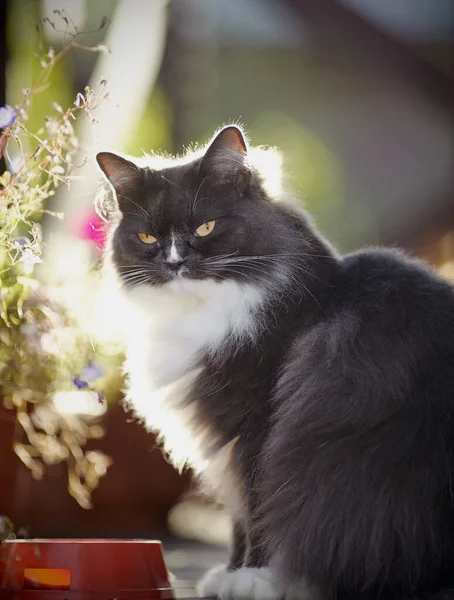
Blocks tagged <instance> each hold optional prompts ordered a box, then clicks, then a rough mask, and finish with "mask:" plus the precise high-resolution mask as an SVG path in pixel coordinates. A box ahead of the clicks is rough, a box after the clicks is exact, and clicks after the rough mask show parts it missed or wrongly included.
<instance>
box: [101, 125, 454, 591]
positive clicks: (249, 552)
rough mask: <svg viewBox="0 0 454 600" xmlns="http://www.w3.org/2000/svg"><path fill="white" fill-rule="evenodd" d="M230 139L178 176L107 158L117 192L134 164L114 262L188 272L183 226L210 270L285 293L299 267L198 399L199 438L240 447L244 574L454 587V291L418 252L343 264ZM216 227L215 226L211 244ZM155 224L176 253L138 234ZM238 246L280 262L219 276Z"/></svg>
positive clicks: (239, 560) (239, 558)
mask: <svg viewBox="0 0 454 600" xmlns="http://www.w3.org/2000/svg"><path fill="white" fill-rule="evenodd" d="M230 133H231V132H230ZM222 135H223V134H222V132H221V134H220V136H222ZM238 135H241V134H240V133H239V132H238ZM220 141H221V142H222V137H221V138H219V137H218V138H217V140H216V142H215V143H216V144H217V145H215V146H213V147H212V148H211V150H209V151H208V152H207V154H206V159H205V160H202V159H200V158H199V159H195V160H194V161H190V162H189V163H187V164H185V165H180V166H171V167H168V168H165V169H163V170H151V169H149V168H144V169H139V170H138V171H137V169H136V168H135V167H132V166H131V165H129V166H128V164H127V163H125V161H123V159H118V163H115V160H116V159H113V160H114V163H115V164H114V163H111V164H110V167H109V168H107V167H106V164H105V155H104V158H103V156H100V158H99V162H100V165H101V167H102V168H103V170H104V171H105V172H106V173H107V174H108V176H109V177H110V179H111V181H113V182H114V181H115V175H114V173H117V174H118V173H119V172H120V171H121V170H122V169H126V171H124V172H123V173H122V176H121V177H118V179H117V182H120V184H119V185H117V186H116V191H117V196H118V199H119V204H120V207H121V210H122V212H123V218H122V219H121V220H120V223H119V225H118V224H117V225H116V227H115V229H114V231H113V233H112V248H113V260H114V263H117V264H121V265H127V264H131V265H133V264H136V263H137V262H138V261H142V262H144V263H147V264H149V283H150V285H161V284H162V283H163V282H165V281H167V280H168V279H169V278H171V277H172V274H171V272H170V271H169V270H168V269H167V267H166V263H165V259H166V245H167V244H168V234H169V228H170V226H171V225H172V226H176V227H177V228H178V230H179V232H180V239H179V243H180V251H181V252H184V253H185V259H186V263H185V264H186V265H187V266H188V268H189V269H190V273H191V274H190V276H191V277H193V278H205V277H209V276H214V277H218V278H219V279H222V278H225V277H233V278H236V279H238V280H245V281H251V280H254V281H259V282H262V283H263V282H264V281H265V282H268V283H269V285H275V287H276V288H279V285H280V284H278V283H277V280H276V272H277V271H276V270H273V269H276V268H277V270H279V268H280V267H285V268H288V267H290V272H291V276H292V285H291V286H289V287H288V288H287V289H284V288H282V285H281V288H282V293H281V294H279V293H277V294H275V295H274V300H273V302H271V303H270V304H269V305H268V307H267V308H266V311H265V312H266V314H265V320H264V324H265V326H264V327H263V328H262V329H261V333H260V335H259V337H258V339H256V340H255V342H254V343H246V342H245V343H244V344H243V345H239V344H237V343H230V344H226V346H225V348H224V350H223V353H222V355H221V356H219V355H218V356H216V357H215V358H213V357H211V358H210V357H209V356H203V357H201V362H202V363H203V364H204V366H205V372H204V376H203V378H201V379H200V380H199V381H198V382H197V384H196V386H195V388H194V389H193V390H192V394H191V395H190V397H189V398H188V399H187V402H192V403H193V404H194V405H195V406H196V408H197V417H196V419H195V421H194V429H197V428H198V427H202V428H204V427H205V426H206V424H209V426H210V428H211V429H212V430H213V431H216V433H217V435H218V436H219V439H220V440H221V443H220V444H219V446H222V445H223V444H227V443H228V442H230V441H231V440H233V439H234V438H238V439H237V442H236V444H235V445H234V447H233V455H232V461H233V464H234V469H235V471H236V474H237V477H238V480H239V482H241V483H240V484H239V485H240V486H241V490H240V492H241V494H242V496H243V497H244V498H246V501H247V512H246V516H245V517H241V516H240V515H233V517H234V518H235V536H234V538H235V543H234V548H233V549H232V560H231V568H238V567H240V566H242V565H246V566H260V565H264V564H271V565H272V566H275V567H276V569H277V571H278V572H279V573H280V574H281V575H282V576H284V577H285V578H287V579H288V580H289V581H298V580H300V579H301V578H303V577H306V578H307V579H308V580H309V581H310V582H311V583H313V584H315V585H316V586H318V587H319V588H320V590H321V591H322V592H323V593H324V594H325V595H326V597H327V598H338V599H339V600H340V599H342V600H343V599H344V598H345V599H347V598H361V599H376V598H386V600H390V599H393V598H400V597H407V596H408V597H410V596H412V595H413V594H418V595H419V596H423V595H424V594H425V593H427V594H430V593H435V592H437V591H439V590H441V589H442V588H446V587H449V586H451V585H453V584H454V529H453V526H454V509H453V495H452V477H453V466H454V356H453V354H454V294H453V289H452V287H451V286H450V285H449V284H448V283H447V282H445V281H443V280H442V279H440V278H439V277H438V276H437V275H436V274H435V273H434V272H433V271H431V270H430V269H429V268H428V267H426V266H425V265H424V264H422V263H421V262H419V261H415V260H411V259H409V258H408V257H406V256H404V255H403V254H402V253H400V252H395V251H391V250H380V249H370V250H365V251H361V252H358V253H355V254H351V255H348V256H344V257H338V256H337V255H336V254H335V253H334V252H333V251H332V249H331V247H330V245H329V244H328V243H327V242H326V241H325V240H324V239H323V237H322V236H321V235H320V234H319V233H318V232H317V230H316V229H315V228H314V226H313V225H312V224H311V222H310V221H309V220H308V219H307V217H306V216H305V215H304V213H302V212H301V211H299V210H295V209H292V208H290V207H288V206H287V205H286V204H285V203H273V202H271V201H270V200H269V198H268V197H267V194H266V192H265V191H264V189H263V186H262V183H261V176H260V174H259V173H258V172H257V171H256V170H255V169H254V168H253V167H250V166H248V164H247V159H246V157H245V156H243V154H242V152H241V151H240V150H239V147H235V148H232V147H231V146H232V144H231V140H230V142H229V143H228V144H225V146H228V147H223V145H222V143H219V142H220ZM223 159H225V160H223ZM109 160H112V158H110V159H109ZM112 165H114V166H113V167H112ZM112 169H113V171H112ZM128 169H132V170H131V177H130V178H129V179H128V177H127V170H128ZM138 174H139V177H138V176H137V175H138ZM137 206H139V208H140V210H139V209H138V208H137ZM147 214H148V216H147ZM213 218H215V219H216V220H217V225H216V231H215V233H213V235H210V236H209V237H207V238H203V239H195V238H194V237H193V236H192V233H191V232H192V231H193V229H194V227H196V226H197V225H198V224H200V223H201V222H203V221H205V220H208V219H213ZM150 227H152V230H153V231H154V232H156V234H157V236H158V237H159V239H160V240H161V247H160V248H150V247H147V246H145V245H143V244H142V245H141V244H140V243H138V242H137V239H136V238H135V237H134V235H133V234H135V233H136V232H137V231H142V230H146V229H149V228H150ZM230 253H232V255H233V256H234V257H248V256H267V257H274V258H271V259H264V260H262V261H261V262H260V261H257V260H253V259H251V260H250V261H249V262H248V261H247V260H246V261H245V260H243V261H242V262H237V263H235V261H232V262H230V263H226V264H225V265H223V266H222V265H220V266H218V267H217V268H216V269H217V270H216V272H213V267H212V266H210V267H208V266H207V264H208V263H207V262H206V259H207V258H209V257H212V256H215V255H221V254H222V255H223V254H230ZM258 267H260V268H258ZM124 272H125V271H124V270H122V271H120V274H122V273H123V274H124ZM273 282H274V283H273ZM220 366H221V367H222V368H220ZM213 390H219V391H217V392H216V391H214V392H213ZM220 476H221V477H222V474H220ZM448 595H449V594H448ZM440 597H442V596H440ZM443 597H448V596H443Z"/></svg>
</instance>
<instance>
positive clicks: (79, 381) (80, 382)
mask: <svg viewBox="0 0 454 600" xmlns="http://www.w3.org/2000/svg"><path fill="white" fill-rule="evenodd" d="M73 384H74V385H75V386H76V388H77V389H78V390H83V389H84V388H87V387H88V383H87V382H86V381H84V380H83V379H80V378H79V377H74V379H73Z"/></svg>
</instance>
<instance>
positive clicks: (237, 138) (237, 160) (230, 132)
mask: <svg viewBox="0 0 454 600" xmlns="http://www.w3.org/2000/svg"><path fill="white" fill-rule="evenodd" d="M200 171H201V173H202V174H203V175H204V176H209V175H211V176H213V177H215V178H217V179H219V180H221V181H222V180H225V179H230V178H231V177H234V176H236V175H240V174H246V173H248V172H249V168H248V163H247V144H246V140H245V138H244V135H243V132H242V131H241V129H240V128H239V127H237V126H236V125H229V126H228V127H224V128H223V129H221V131H220V132H219V133H218V134H217V135H216V136H215V138H214V139H213V141H212V142H211V144H210V145H209V147H208V150H207V151H206V152H205V156H204V157H203V159H202V162H201V165H200Z"/></svg>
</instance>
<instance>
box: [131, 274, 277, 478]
mask: <svg viewBox="0 0 454 600" xmlns="http://www.w3.org/2000/svg"><path fill="white" fill-rule="evenodd" d="M125 295H126V299H127V307H128V319H127V320H128V331H126V332H125V335H126V354H127V361H126V369H127V373H128V377H129V390H128V400H129V402H130V404H131V405H132V407H133V408H134V411H135V412H136V414H137V415H138V416H139V417H141V418H142V419H143V420H144V421H145V423H146V425H147V426H148V427H149V428H150V429H152V430H154V431H157V432H158V433H159V434H160V435H161V438H162V441H163V443H164V447H165V450H166V451H167V452H168V453H169V455H170V457H171V459H172V461H173V462H174V464H175V465H176V466H178V467H183V466H184V464H185V463H186V462H188V463H189V464H191V466H192V467H193V468H194V469H196V470H199V471H203V470H204V469H205V467H206V466H207V460H208V458H209V447H210V445H211V444H212V443H213V442H216V440H215V439H213V436H215V434H214V433H213V432H212V431H211V430H210V427H209V424H202V423H197V433H196V432H195V431H193V428H194V423H193V421H194V410H193V407H191V406H188V405H187V404H185V403H184V399H185V397H186V395H187V393H188V391H189V390H190V389H191V386H192V384H193V382H194V381H195V379H196V378H197V377H198V375H200V373H201V367H200V356H201V354H202V353H211V354H216V353H218V352H221V351H222V348H223V346H224V345H225V344H226V343H227V341H229V339H232V338H233V339H234V340H235V341H236V342H237V343H241V341H243V340H245V339H248V338H249V339H253V338H254V337H255V335H256V333H257V331H258V329H259V327H260V321H259V319H260V308H261V306H262V305H263V303H264V302H265V298H266V294H265V292H264V290H263V289H261V288H258V287H256V286H251V285H246V284H240V283H237V282H235V281H223V282H220V283H218V282H215V281H213V280H204V281H189V280H175V281H174V282H172V283H171V284H170V285H167V286H163V287H161V288H153V287H150V286H140V287H137V288H135V289H134V290H132V291H130V292H127V293H126V294H125Z"/></svg>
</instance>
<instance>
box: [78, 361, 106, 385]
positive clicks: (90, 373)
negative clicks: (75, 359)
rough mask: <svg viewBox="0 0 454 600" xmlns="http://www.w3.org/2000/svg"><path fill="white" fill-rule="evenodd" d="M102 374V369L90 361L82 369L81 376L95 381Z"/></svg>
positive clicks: (86, 379)
mask: <svg viewBox="0 0 454 600" xmlns="http://www.w3.org/2000/svg"><path fill="white" fill-rule="evenodd" d="M102 375H103V370H102V369H101V367H100V366H99V365H97V364H96V363H92V362H91V363H90V364H89V365H88V366H87V367H85V369H84V370H83V371H82V375H81V377H82V378H83V379H84V380H85V381H96V380H97V379H99V378H100V377H102Z"/></svg>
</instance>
